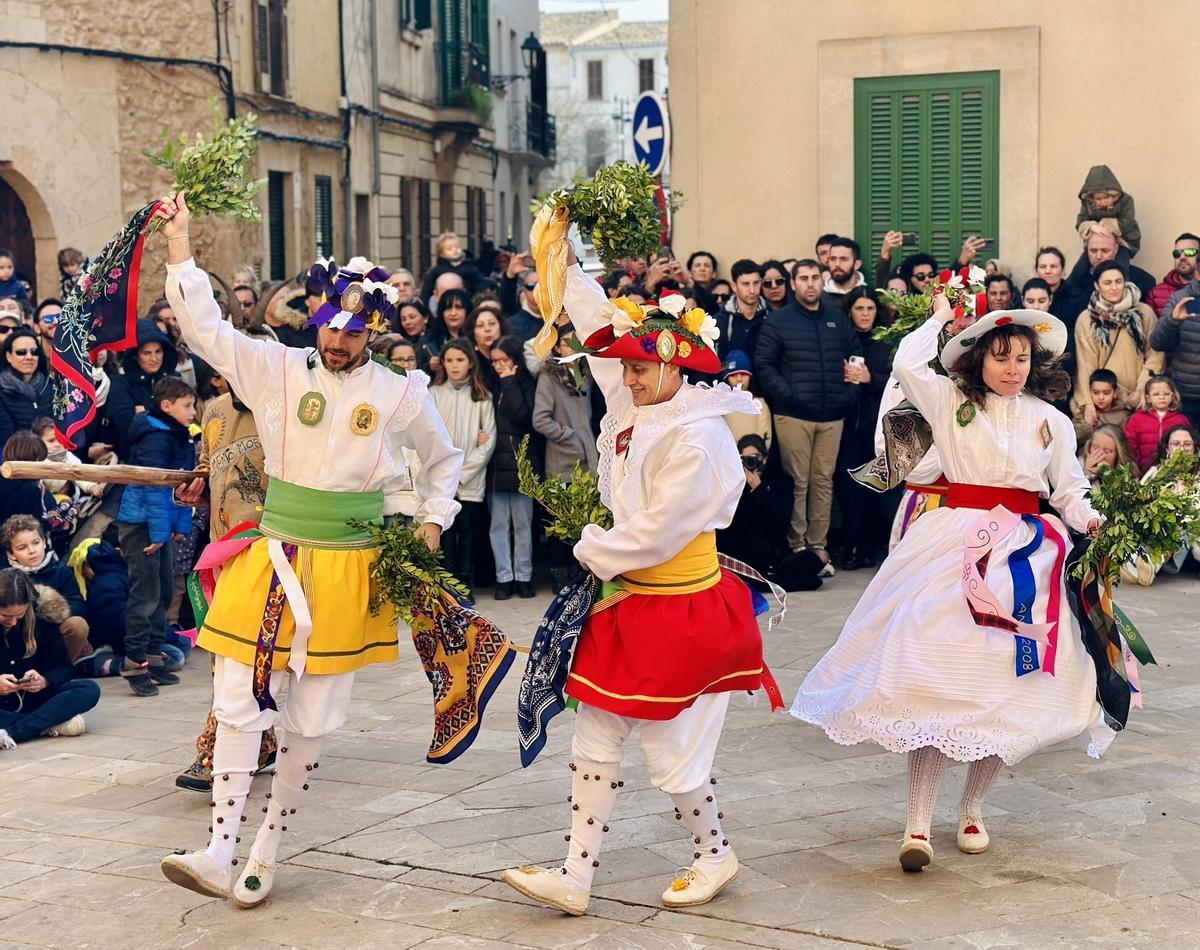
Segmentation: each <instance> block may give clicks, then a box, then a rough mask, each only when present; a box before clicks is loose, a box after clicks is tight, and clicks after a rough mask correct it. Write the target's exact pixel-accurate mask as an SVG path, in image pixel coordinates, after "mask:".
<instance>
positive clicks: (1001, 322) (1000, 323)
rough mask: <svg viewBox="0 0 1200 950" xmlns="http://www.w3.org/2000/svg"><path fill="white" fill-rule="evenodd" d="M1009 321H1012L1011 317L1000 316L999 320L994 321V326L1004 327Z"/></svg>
mask: <svg viewBox="0 0 1200 950" xmlns="http://www.w3.org/2000/svg"><path fill="white" fill-rule="evenodd" d="M1010 323H1012V317H1001V318H1000V319H999V320H997V321H996V326H998V327H1004V326H1008V324H1010Z"/></svg>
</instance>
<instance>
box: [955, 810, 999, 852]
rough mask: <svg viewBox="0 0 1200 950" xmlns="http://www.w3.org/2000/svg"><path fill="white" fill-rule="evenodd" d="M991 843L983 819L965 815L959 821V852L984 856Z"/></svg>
mask: <svg viewBox="0 0 1200 950" xmlns="http://www.w3.org/2000/svg"><path fill="white" fill-rule="evenodd" d="M991 843H992V839H991V838H989V837H988V833H987V828H985V827H984V826H983V819H982V818H974V817H972V816H970V815H963V816H962V817H961V818H959V819H958V850H959V851H961V852H962V853H963V854H982V853H983V852H984V851H986V850H987V849H988V845H989V844H991Z"/></svg>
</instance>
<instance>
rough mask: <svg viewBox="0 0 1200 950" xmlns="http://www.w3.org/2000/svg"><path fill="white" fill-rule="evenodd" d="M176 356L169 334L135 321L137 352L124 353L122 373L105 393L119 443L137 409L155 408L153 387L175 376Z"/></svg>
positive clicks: (127, 435) (124, 435)
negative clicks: (166, 378)
mask: <svg viewBox="0 0 1200 950" xmlns="http://www.w3.org/2000/svg"><path fill="white" fill-rule="evenodd" d="M178 360H179V354H178V352H177V351H176V349H175V344H174V343H173V342H172V341H171V337H170V335H169V334H167V333H164V332H163V331H162V330H160V329H159V328H158V324H156V323H155V322H154V321H153V320H139V321H138V322H137V349H136V350H130V351H128V352H127V353H126V354H125V357H124V360H123V362H122V366H123V367H124V370H125V372H124V373H123V374H122V375H120V376H117V377H116V378H115V379H113V381H112V389H111V391H110V392H109V394H108V404H107V410H108V417H109V419H111V420H112V422H113V424H114V425H115V426H116V429H117V432H118V433H119V436H120V438H121V439H122V441H125V440H127V439H128V437H129V428H130V426H132V425H133V420H134V417H135V416H136V415H137V414H138V411H139V409H140V410H141V411H142V412H149V411H150V410H151V409H153V408H154V384H155V383H157V382H158V381H159V380H160V379H162V378H163V377H164V376H177V375H179V374H178V373H176V372H175V364H176V363H177V362H178Z"/></svg>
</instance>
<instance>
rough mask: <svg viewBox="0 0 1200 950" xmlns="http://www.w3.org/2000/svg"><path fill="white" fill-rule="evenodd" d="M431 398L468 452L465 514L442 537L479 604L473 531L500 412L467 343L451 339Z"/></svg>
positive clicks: (461, 487)
mask: <svg viewBox="0 0 1200 950" xmlns="http://www.w3.org/2000/svg"><path fill="white" fill-rule="evenodd" d="M429 395H430V396H431V397H432V398H433V404H434V405H435V406H437V408H438V412H440V413H441V415H442V420H443V421H444V422H445V423H446V429H447V430H449V432H450V440H451V441H452V442H453V443H454V447H455V448H456V449H461V450H462V451H463V469H462V475H461V476H460V478H459V482H458V491H457V492H456V493H455V496H454V497H455V498H456V499H457V500H458V502H459V504H461V505H462V511H461V512H459V514H458V517H457V518H455V519H454V524H452V525H451V526H450V528H449V529H447V530H446V532H445V533H444V534H443V535H442V550H443V551H445V552H446V569H447V570H449V571H450V573H451V574H453V575H454V576H455V577H457V578H458V579H459V580H460V581H462V582H463V584H465V585H466V587H467V588H468V590H471V591H472V593H471V596H470V600H471V601H472V602H474V596H475V595H474V592H473V588H474V583H475V576H474V575H475V571H474V550H475V545H474V532H473V530H472V526H473V525H474V523H475V520H476V514H477V512H478V509H479V506H480V505H481V504H483V495H484V491H485V489H486V486H487V467H488V462H489V461H490V460H491V458H492V453H493V452H494V451H495V450H496V412H495V409H494V407H493V406H492V394H491V393H490V392H489V391H488V388H487V386H486V385H485V384H484V382H483V377H482V374H481V373H480V367H479V360H478V358H477V357H476V355H475V349H474V347H472V346H471V344H470V343H468V342H467V341H466V340H465V339H460V340H451V341H450V342H449V343H447V344H446V345H445V347H444V348H443V349H442V352H441V369H439V370H438V373H437V377H436V378H435V379H434V382H433V385H432V386H430V387H429Z"/></svg>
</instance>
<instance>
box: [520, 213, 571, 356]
mask: <svg viewBox="0 0 1200 950" xmlns="http://www.w3.org/2000/svg"><path fill="white" fill-rule="evenodd" d="M570 229H571V218H570V216H569V215H568V214H567V209H566V208H565V207H564V206H562V205H559V206H558V207H557V208H552V207H551V206H550V205H548V204H547V205H542V210H541V211H539V212H538V214H537V217H536V218H534V219H533V227H531V228H530V229H529V250H530V252H531V253H532V254H533V262H534V265H535V266H536V267H537V275H538V289H537V302H538V308H539V309H540V310H541V312H542V329H541V330H539V331H538V335H537V336H536V337H534V340H533V351H534V352H535V353H536V354H537V355H538V358H539V359H545V358H546V357H547V356H548V355H549V354H550V351H551V350H552V349H553V348H554V344H555V341H556V340H557V339H558V331H557V330H555V328H554V322H555V321H556V320H557V319H558V315H559V314H560V313H562V308H563V297H564V296H565V294H566V291H567V254H568V252H569V250H570V245H569V244H568V243H567V242H568V238H567V232H568V231H569V230H570Z"/></svg>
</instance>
